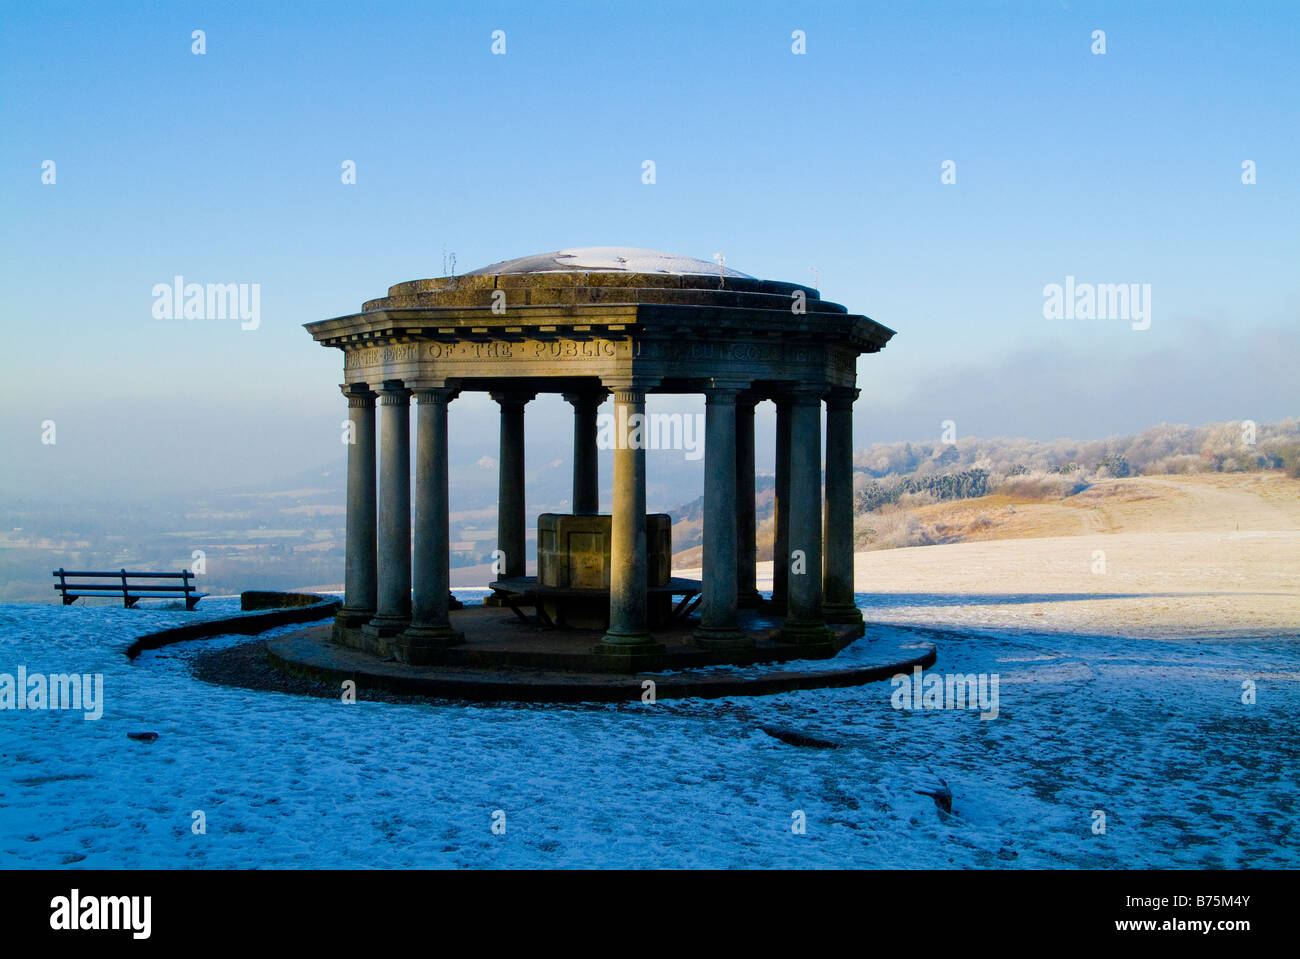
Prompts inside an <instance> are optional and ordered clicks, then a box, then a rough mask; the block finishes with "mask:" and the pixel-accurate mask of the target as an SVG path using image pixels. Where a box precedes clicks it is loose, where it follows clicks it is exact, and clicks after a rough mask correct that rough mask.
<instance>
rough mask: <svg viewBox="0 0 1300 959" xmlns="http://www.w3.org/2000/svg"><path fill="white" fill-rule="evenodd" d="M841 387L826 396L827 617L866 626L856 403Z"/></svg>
mask: <svg viewBox="0 0 1300 959" xmlns="http://www.w3.org/2000/svg"><path fill="white" fill-rule="evenodd" d="M857 397H858V391H857V390H855V389H851V388H848V387H839V388H836V389H833V390H831V391H830V393H829V394H827V397H826V528H825V531H826V536H825V539H826V567H825V574H824V576H823V578H822V584H823V592H824V594H825V599H824V606H823V609H822V613H823V616H824V617H825V620H826V622H828V623H848V624H852V625H856V626H859V627H860V626H861V625H862V611H861V610H859V609H858V607H857V603H855V602H854V599H853V401H854V400H855V399H857Z"/></svg>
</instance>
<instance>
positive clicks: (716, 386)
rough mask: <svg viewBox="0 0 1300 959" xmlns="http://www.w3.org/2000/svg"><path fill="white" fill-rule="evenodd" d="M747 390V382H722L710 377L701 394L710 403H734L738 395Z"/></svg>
mask: <svg viewBox="0 0 1300 959" xmlns="http://www.w3.org/2000/svg"><path fill="white" fill-rule="evenodd" d="M748 388H749V381H748V380H723V379H715V378H713V377H710V378H709V379H707V380H705V382H704V386H703V388H702V389H701V392H702V393H703V394H704V397H705V399H706V400H707V401H708V402H710V403H735V402H736V400H737V399H738V398H739V396H740V394H741V393H742V392H743V391H744V390H746V389H748Z"/></svg>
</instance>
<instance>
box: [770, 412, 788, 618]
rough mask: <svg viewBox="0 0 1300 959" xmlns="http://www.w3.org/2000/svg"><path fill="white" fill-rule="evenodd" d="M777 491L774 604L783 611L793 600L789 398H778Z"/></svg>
mask: <svg viewBox="0 0 1300 959" xmlns="http://www.w3.org/2000/svg"><path fill="white" fill-rule="evenodd" d="M775 403H776V489H775V491H774V494H773V495H774V496H775V499H774V502H773V511H772V515H773V517H774V522H773V527H774V528H773V541H772V605H773V606H774V607H775V608H777V609H778V610H783V609H784V608H785V605H786V601H787V600H788V599H789V597H790V590H789V585H790V409H791V407H790V397H789V396H777V397H775Z"/></svg>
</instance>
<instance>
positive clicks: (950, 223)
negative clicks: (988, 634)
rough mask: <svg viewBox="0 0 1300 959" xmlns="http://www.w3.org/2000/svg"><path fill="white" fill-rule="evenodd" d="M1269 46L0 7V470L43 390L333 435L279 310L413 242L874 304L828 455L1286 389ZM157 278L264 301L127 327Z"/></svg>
mask: <svg viewBox="0 0 1300 959" xmlns="http://www.w3.org/2000/svg"><path fill="white" fill-rule="evenodd" d="M195 29H202V30H204V31H205V33H206V53H205V54H204V55H202V56H196V55H194V54H193V53H192V52H191V43H192V40H191V31H193V30H195ZM796 29H800V30H803V31H805V33H806V36H807V53H806V54H805V55H802V56H796V55H794V54H792V52H791V42H792V41H791V33H792V31H794V30H796ZM1097 29H1100V30H1104V31H1105V33H1106V53H1105V55H1101V56H1098V55H1094V54H1093V53H1092V52H1091V49H1090V48H1091V46H1092V43H1093V41H1092V37H1091V35H1092V32H1093V31H1094V30H1097ZM493 30H504V31H505V33H506V54H505V55H504V56H494V55H492V54H491V51H490V47H491V42H492V40H491V34H492V31H493ZM1298 41H1300V5H1296V4H1293V3H1286V4H1282V3H1278V4H1267V3H1265V4H1257V3H1252V4H1196V3H1178V4H1175V3H1141V4H1134V3H1114V4H1101V3H1079V2H1070V3H1060V2H1055V3H1049V2H1041V3H999V4H965V3H916V4H896V3H891V4H842V5H841V4H829V3H817V4H810V5H807V6H801V5H798V4H790V3H771V4H752V3H745V4H739V3H736V4H725V3H718V4H710V3H698V2H697V3H689V4H687V3H680V4H638V5H624V4H618V5H615V4H595V3H579V2H570V3H545V4H496V5H492V4H473V5H461V4H442V3H424V4H400V3H396V4H387V5H366V4H330V3H312V4H231V3H220V4H216V3H213V4H171V3H167V4H162V3H157V4H145V3H131V4H126V3H121V4H111V3H110V4H99V5H94V6H89V5H88V6H86V7H82V6H79V5H63V4H57V3H55V4H39V5H36V4H32V5H21V6H20V5H15V4H5V5H4V6H3V7H0V129H3V131H4V135H3V138H0V183H2V184H3V188H2V189H0V217H2V218H3V223H4V224H5V228H4V230H3V231H2V232H0V261H2V263H3V265H2V266H0V310H2V312H0V317H2V318H3V324H4V336H5V342H6V346H5V349H4V351H3V355H4V360H3V369H2V370H0V373H3V381H2V385H0V399H2V400H3V404H4V410H5V412H4V415H3V418H2V419H3V421H2V422H0V431H2V433H0V441H2V442H3V443H4V444H5V446H6V447H8V448H10V449H12V450H14V451H15V455H14V456H13V457H12V458H11V460H10V463H11V468H13V469H14V470H15V473H11V475H10V476H9V477H7V478H6V479H8V480H9V481H10V482H9V483H8V484H7V485H9V486H14V485H15V484H16V485H17V486H18V487H21V486H22V485H23V483H24V482H25V480H24V479H23V477H24V476H26V475H27V474H28V472H29V471H33V472H32V475H39V474H40V472H41V470H42V469H43V468H44V465H48V462H49V460H50V459H51V457H50V456H49V455H48V454H49V453H50V452H51V451H50V450H48V449H43V448H42V447H41V446H40V445H39V442H38V438H39V424H40V422H41V421H43V420H45V419H47V418H52V419H54V420H55V421H56V422H57V423H58V424H59V429H60V431H61V432H60V437H59V439H60V443H59V445H60V447H62V449H60V450H59V451H58V455H60V456H62V457H67V458H68V459H67V462H68V463H72V462H74V461H77V457H81V459H80V460H79V461H78V462H79V463H80V466H81V468H83V469H84V468H85V466H86V465H87V464H88V463H99V464H102V467H103V469H104V470H105V475H109V474H113V475H118V474H120V475H121V476H124V477H125V476H129V475H130V474H131V472H132V470H139V468H140V464H141V463H144V464H147V466H148V469H149V471H150V474H151V475H153V476H156V477H159V478H160V479H168V480H169V481H170V480H171V479H174V478H175V477H177V476H185V475H193V474H195V473H196V472H197V473H202V475H203V476H205V477H207V478H209V479H211V478H212V475H213V474H214V472H219V471H220V470H222V469H223V468H227V469H231V470H236V471H238V470H244V471H247V470H261V471H263V472H264V473H265V474H266V475H274V474H275V473H277V472H288V471H291V470H293V469H302V468H307V467H310V466H313V465H317V464H319V463H323V462H326V461H328V460H330V459H332V458H335V457H337V456H338V455H339V454H338V447H337V426H338V421H339V420H340V419H341V418H342V416H343V401H342V399H341V397H339V396H338V394H337V389H336V384H337V382H338V381H339V379H340V375H339V374H340V368H341V363H340V362H339V360H338V357H337V355H336V354H334V353H333V352H329V351H326V350H323V349H321V348H319V347H317V346H315V345H314V344H313V343H312V342H311V340H310V338H309V337H308V336H307V334H306V333H305V332H304V331H303V330H302V328H301V324H303V323H306V322H311V321H314V320H317V319H321V318H325V317H329V316H336V315H340V314H344V313H349V312H353V311H355V310H356V309H358V308H359V307H360V304H361V302H362V301H363V300H365V299H369V298H371V297H375V296H378V295H382V293H383V292H384V291H385V290H386V289H387V287H388V286H389V285H391V284H392V283H395V282H398V281H402V280H407V279H413V278H416V277H421V276H431V275H437V274H440V273H441V272H442V262H443V250H444V247H445V248H446V249H447V250H448V251H451V252H454V254H455V257H456V263H457V269H458V271H464V270H468V269H473V268H476V267H478V266H482V265H485V264H487V263H490V262H494V261H496V260H501V259H506V258H510V257H514V256H521V255H525V254H529V253H536V252H542V251H546V250H553V249H558V248H561V247H567V246H590V245H601V244H611V245H628V246H639V247H647V248H651V249H663V250H669V251H674V252H681V253H685V254H689V255H694V256H699V257H703V258H711V257H712V255H713V254H714V253H716V252H722V253H724V254H725V255H726V258H727V264H728V265H729V266H732V267H735V268H736V269H740V270H743V271H745V272H747V273H751V274H754V275H758V276H763V277H770V278H776V279H783V280H793V281H797V282H811V281H812V278H813V273H812V272H810V268H815V269H816V271H817V274H816V275H817V278H818V282H819V284H820V288H821V291H822V293H823V295H825V296H826V297H828V298H830V299H832V300H835V301H838V302H841V303H844V304H845V305H847V306H848V307H849V308H850V309H851V310H853V311H855V312H863V313H866V314H867V315H869V316H871V317H873V318H874V319H876V320H878V321H880V322H882V323H884V324H885V325H887V326H890V327H892V328H893V329H895V330H897V331H898V336H897V337H896V338H895V340H894V342H893V343H892V344H891V345H890V346H889V347H888V349H886V350H885V352H883V353H882V354H880V355H877V356H869V357H864V358H863V359H862V362H861V364H860V366H859V378H860V383H861V385H862V388H863V396H862V399H861V400H860V401H859V403H858V406H857V409H856V412H857V424H858V430H857V440H858V442H859V443H861V444H865V443H867V442H871V441H876V440H894V439H904V438H907V439H918V438H932V437H933V436H937V433H938V430H939V423H940V421H941V420H944V419H954V420H956V422H957V425H958V433H959V436H960V435H984V436H991V435H1024V436H1031V437H1037V438H1043V439H1047V438H1053V437H1056V436H1063V435H1069V436H1074V437H1077V438H1089V437H1096V436H1104V435H1107V434H1110V433H1116V432H1135V431H1137V430H1140V429H1142V428H1144V427H1146V426H1149V425H1153V424H1154V423H1157V422H1160V421H1170V422H1191V423H1199V422H1204V421H1207V420H1227V419H1235V418H1243V417H1248V418H1252V419H1255V420H1257V421H1261V422H1264V421H1269V420H1275V419H1279V418H1282V417H1284V416H1288V415H1295V414H1296V413H1297V408H1298V407H1300V404H1298V403H1297V402H1296V401H1297V399H1300V388H1297V386H1296V385H1295V376H1294V370H1295V367H1296V359H1297V355H1300V322H1298V319H1300V289H1298V287H1300V281H1298V280H1297V276H1300V270H1297V268H1296V267H1297V263H1300V240H1298V239H1297V226H1296V223H1297V215H1296V214H1297V210H1298V209H1300V203H1297V200H1298V199H1300V189H1298V187H1297V183H1298V182H1300V141H1298V134H1297V130H1298V129H1300V125H1298V124H1297V120H1298V119H1300V110H1298V109H1297V106H1298V103H1297V100H1298V99H1300V77H1298V76H1297V73H1298V72H1300V71H1298V68H1297V58H1296V56H1295V50H1296V48H1297V43H1298ZM646 159H652V160H654V161H655V163H656V173H657V178H656V179H657V182H656V183H655V184H654V185H651V186H647V185H645V184H643V183H642V182H641V169H642V167H641V164H642V161H644V160H646ZM46 160H54V161H55V162H56V164H57V167H56V170H57V182H56V183H55V184H53V185H47V184H43V183H42V182H41V173H42V166H41V165H42V163H43V161H46ZM344 160H352V161H354V162H355V163H356V165H357V183H356V184H355V185H349V186H345V185H343V184H342V183H341V182H340V165H341V163H342V162H343V161H344ZM946 160H952V161H954V162H955V163H956V170H957V182H956V183H955V184H951V185H946V184H943V183H941V181H940V174H941V164H942V163H943V162H944V161H946ZM1245 160H1251V161H1254V162H1255V164H1256V170H1257V174H1256V175H1257V182H1256V183H1255V184H1253V185H1244V184H1242V182H1241V164H1242V162H1243V161H1245ZM176 274H181V275H184V276H185V277H186V278H187V280H191V281H195V282H246V283H258V284H260V286H261V294H262V300H261V314H262V315H261V327H260V328H259V329H258V330H257V331H251V332H250V331H241V330H240V329H239V324H238V323H237V322H229V321H219V320H201V321H160V320H156V319H154V318H153V317H152V315H151V312H150V310H151V306H152V302H153V301H152V296H151V290H152V287H153V286H154V284H156V283H159V282H164V283H165V282H170V280H171V278H172V277H173V276H174V275H176ZM1067 275H1073V276H1075V277H1077V278H1078V279H1079V280H1080V281H1081V282H1094V283H1149V284H1151V288H1152V323H1151V328H1150V329H1148V330H1144V331H1134V330H1132V329H1130V326H1129V324H1128V323H1127V322H1123V321H1115V320H1107V321H1103V320H1096V321H1050V320H1046V319H1044V318H1043V314H1042V304H1043V294H1042V289H1043V286H1044V285H1045V284H1048V283H1062V282H1064V279H1065V277H1066V276H1067ZM458 406H459V408H457V407H453V413H460V414H461V418H462V422H463V423H464V424H470V425H475V424H477V425H483V424H487V423H489V422H490V418H491V413H492V410H491V409H490V408H489V405H488V402H487V401H486V400H480V399H477V398H475V399H470V398H466V399H463V400H460V401H458ZM530 409H532V408H530ZM538 410H539V416H540V417H542V418H545V417H552V418H553V417H554V416H555V415H556V414H557V413H559V412H562V410H563V408H562V407H560V406H558V405H556V406H553V407H552V406H546V407H545V408H541V407H538ZM123 411H125V412H127V413H130V414H131V415H132V416H133V417H134V418H135V419H136V422H137V424H139V426H138V428H136V427H132V428H127V427H125V426H122V425H119V424H118V423H117V422H115V420H116V419H117V417H116V416H114V415H113V414H114V413H116V412H123ZM547 411H549V412H547ZM539 425H542V424H539ZM455 426H456V424H455V420H453V432H454V431H455ZM470 432H479V431H476V430H471V431H470ZM487 433H488V434H490V431H487ZM65 437H66V438H67V439H65ZM489 438H490V436H489ZM464 441H465V442H467V443H469V444H470V445H472V442H473V441H474V437H472V436H470V437H464ZM490 446H491V443H488V444H487V447H485V448H489V447H490ZM43 464H44V465H43ZM19 473H21V474H22V475H21V476H19V475H18V474H19Z"/></svg>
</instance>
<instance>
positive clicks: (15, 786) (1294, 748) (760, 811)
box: [0, 596, 1300, 868]
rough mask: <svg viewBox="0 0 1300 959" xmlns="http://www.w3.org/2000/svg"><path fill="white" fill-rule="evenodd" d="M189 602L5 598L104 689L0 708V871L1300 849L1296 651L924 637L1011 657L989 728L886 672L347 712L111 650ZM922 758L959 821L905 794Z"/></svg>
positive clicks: (183, 616)
mask: <svg viewBox="0 0 1300 959" xmlns="http://www.w3.org/2000/svg"><path fill="white" fill-rule="evenodd" d="M466 598H468V596H467V597H466ZM859 601H860V603H861V604H862V605H863V608H864V609H866V610H867V617H868V619H870V618H871V617H872V607H871V600H870V598H869V597H866V596H860V597H859ZM235 602H236V603H237V601H235ZM888 602H889V603H890V604H891V605H893V606H896V605H897V600H896V599H893V600H888ZM231 608H233V607H232V606H231V604H230V601H226V600H215V601H214V600H205V601H204V603H203V606H202V607H201V612H200V613H199V614H198V615H214V614H218V613H224V612H228V611H229V610H230V609H231ZM884 612H885V611H884V610H883V609H882V610H881V613H882V614H883V613H884ZM889 613H890V616H891V618H895V619H897V618H900V615H899V611H898V610H897V609H896V608H895V609H891V610H890V611H889ZM195 615H196V614H192V613H185V612H184V611H166V610H156V609H154V610H138V611H137V610H123V609H120V608H114V607H94V608H78V607H70V608H66V609H65V608H60V607H54V606H37V605H0V673H9V674H13V673H15V672H16V670H17V667H18V666H20V665H22V666H25V667H26V668H27V671H28V672H29V673H36V672H44V673H62V672H70V671H76V672H81V673H96V672H98V673H103V675H104V681H105V698H106V705H105V709H104V715H103V718H102V719H100V720H99V721H85V720H83V718H82V715H81V714H80V713H69V712H53V711H44V712H35V711H26V710H25V711H12V710H5V711H0V758H2V759H3V766H2V767H0V866H4V867H9V868H13V867H37V866H59V865H61V864H70V865H72V864H75V866H77V867H108V868H112V867H145V866H149V867H192V866H198V867H333V866H338V867H370V866H373V867H402V866H656V867H662V866H760V867H779V866H795V867H798V866H811V867H836V866H850V867H870V866H878V867H902V868H911V867H929V866H975V867H1004V866H1019V867H1075V866H1081V867H1093V868H1114V867H1141V866H1155V867H1202V866H1223V867H1247V866H1254V867H1259V866H1274V867H1278V866H1287V867H1293V868H1294V867H1296V866H1298V865H1300V851H1298V845H1300V835H1297V833H1296V831H1295V828H1294V826H1295V819H1296V811H1297V810H1296V783H1297V782H1298V781H1300V775H1298V774H1300V769H1298V766H1300V763H1298V762H1297V758H1298V753H1300V737H1297V735H1296V719H1295V717H1296V715H1297V709H1298V708H1300V662H1298V660H1300V657H1298V655H1297V650H1298V649H1300V647H1297V646H1296V645H1295V644H1294V643H1287V642H1284V641H1251V642H1232V641H1221V640H1220V641H1181V642H1175V641H1163V642H1162V641H1152V640H1143V641H1135V640H1120V639H1107V638H1101V637H1080V636H1071V635H1060V634H1056V635H1049V634H1042V635H1032V634H1016V635H1010V634H1006V633H1002V634H999V633H997V632H994V631H986V632H982V633H978V634H976V633H971V632H968V633H966V634H965V635H943V636H938V637H925V636H919V637H918V639H925V638H933V639H934V640H935V641H936V642H937V644H938V646H939V662H938V664H937V666H936V667H935V668H936V670H937V671H938V672H940V673H945V672H962V673H997V674H998V675H999V676H1000V706H999V708H1000V715H999V717H998V718H997V719H995V720H993V721H988V722H982V721H981V720H980V719H979V717H978V715H977V714H976V713H974V712H967V711H957V710H931V711H916V712H906V711H898V710H895V709H893V708H892V706H891V704H890V694H891V692H892V691H893V690H892V687H891V685H890V684H889V683H879V684H875V685H871V686H866V687H860V688H856V689H836V690H819V691H806V692H794V693H785V694H782V695H778V696H771V697H764V698H739V699H726V700H709V701H664V702H660V703H659V704H657V705H652V706H651V705H642V704H636V705H620V706H608V707H605V706H600V707H577V706H559V705H546V706H531V707H530V706H499V707H491V706H466V705H459V704H454V703H447V704H438V705H394V704H380V703H364V702H363V703H358V704H352V705H345V704H343V703H342V702H335V701H332V700H324V699H313V698H306V697H296V696H287V695H283V694H278V693H266V692H251V691H246V690H240V689H230V688H225V687H217V686H210V685H207V684H204V683H201V682H198V681H196V680H194V679H193V678H191V677H190V675H189V672H188V661H189V660H190V659H191V658H192V657H193V655H194V654H195V652H196V651H197V650H198V649H199V648H213V647H214V645H217V644H233V643H240V642H247V641H248V638H247V637H238V638H232V639H219V640H206V641H202V642H197V643H188V644H183V645H180V646H175V647H171V648H168V649H163V650H159V651H157V652H155V653H146V654H145V655H144V656H142V657H141V658H140V660H139V661H138V662H136V663H135V664H132V663H129V662H128V661H127V659H126V657H125V656H124V655H123V654H122V650H123V649H125V647H126V646H127V645H128V644H129V643H130V641H131V640H132V639H133V638H134V637H135V636H136V635H138V634H139V633H141V632H145V631H149V630H152V629H157V628H162V627H165V626H171V625H176V624H179V623H185V622H192V621H194V618H195ZM902 618H909V617H902ZM296 628H299V627H287V628H286V630H284V631H288V630H292V629H296ZM892 629H894V627H881V628H879V629H878V630H876V631H874V633H869V637H870V635H873V634H874V635H881V634H884V633H885V632H886V631H888V630H892ZM277 632H280V631H277ZM266 635H273V634H266ZM868 641H869V639H868V640H863V641H860V642H868ZM853 655H854V649H853V648H852V647H851V648H850V649H849V650H846V651H845V652H844V653H842V654H841V656H843V657H845V658H852V657H853ZM1247 679H1254V680H1256V683H1257V697H1258V701H1257V702H1256V703H1255V704H1254V705H1245V704H1243V702H1242V683H1243V681H1244V680H1247ZM761 725H780V726H788V727H793V728H795V729H798V730H800V731H803V732H806V733H808V734H810V735H813V736H816V737H818V738H821V739H826V740H831V741H834V742H836V743H839V744H840V748H838V749H813V748H807V747H799V746H791V745H787V744H785V743H784V742H781V741H779V740H777V739H775V738H773V737H771V736H769V735H767V734H766V733H764V732H762V731H761V730H760V729H759V727H760V726H761ZM136 731H154V732H157V733H158V734H159V738H158V740H157V741H156V742H153V743H143V742H137V741H135V740H132V739H129V738H127V733H129V732H136ZM936 777H942V778H943V779H944V780H946V782H947V783H948V785H949V786H950V787H951V790H952V794H953V811H952V813H951V814H946V813H943V812H941V811H940V810H939V809H938V808H936V805H935V803H934V801H933V800H932V799H931V798H929V797H928V796H925V795H921V794H918V792H916V790H918V789H927V788H930V787H931V786H932V785H933V783H934V782H935V781H936ZM196 810H201V811H202V812H203V813H204V815H205V817H206V822H207V832H206V834H204V835H195V834H194V833H193V832H192V831H191V823H192V821H193V820H192V814H193V813H194V812H195V811H196ZM495 810H503V811H504V813H505V822H506V831H505V834H504V835H494V834H493V832H492V830H491V824H492V814H493V812H494V811H495ZM1094 810H1102V811H1104V812H1105V814H1106V832H1105V834H1104V835H1095V834H1094V833H1093V830H1092V826H1093V822H1094V817H1093V811H1094ZM796 811H802V812H803V813H804V814H805V815H806V819H807V832H806V834H804V835H797V834H795V833H794V832H792V829H791V825H792V822H793V818H792V817H793V814H794V813H795V812H796Z"/></svg>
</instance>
